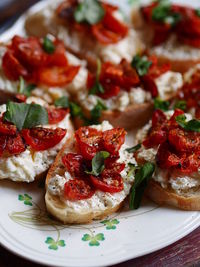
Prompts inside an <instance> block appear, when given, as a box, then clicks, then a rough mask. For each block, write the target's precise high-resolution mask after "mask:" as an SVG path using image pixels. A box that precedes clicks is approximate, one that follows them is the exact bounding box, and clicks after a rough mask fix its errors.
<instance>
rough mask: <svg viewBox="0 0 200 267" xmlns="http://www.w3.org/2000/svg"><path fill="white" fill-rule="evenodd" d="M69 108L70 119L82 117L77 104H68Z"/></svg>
mask: <svg viewBox="0 0 200 267" xmlns="http://www.w3.org/2000/svg"><path fill="white" fill-rule="evenodd" d="M69 107H70V113H71V115H72V117H80V118H82V117H83V112H82V108H81V107H80V106H79V105H78V104H76V103H74V102H70V103H69Z"/></svg>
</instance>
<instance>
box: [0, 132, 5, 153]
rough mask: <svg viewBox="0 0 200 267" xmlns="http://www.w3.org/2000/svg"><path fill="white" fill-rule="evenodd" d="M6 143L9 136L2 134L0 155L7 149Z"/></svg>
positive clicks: (0, 137) (0, 136)
mask: <svg viewBox="0 0 200 267" xmlns="http://www.w3.org/2000/svg"><path fill="white" fill-rule="evenodd" d="M6 143H7V136H6V135H0V157H1V156H2V155H3V152H4V151H5V148H6Z"/></svg>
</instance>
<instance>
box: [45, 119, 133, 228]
mask: <svg viewBox="0 0 200 267" xmlns="http://www.w3.org/2000/svg"><path fill="white" fill-rule="evenodd" d="M105 123H106V124H107V125H109V124H108V122H104V124H105ZM74 145H75V142H74V136H71V138H70V140H67V142H66V143H65V145H64V146H63V148H62V149H61V151H60V152H59V154H58V155H57V157H56V160H55V162H54V163H53V165H52V166H51V168H50V170H49V172H48V174H47V177H46V195H45V202H46V207H47V210H48V211H49V213H50V214H52V215H53V216H54V217H55V218H57V219H58V220H60V221H61V222H63V223H64V224H81V223H89V222H91V221H92V220H100V219H103V218H104V217H106V216H108V215H110V214H112V213H114V212H116V211H117V210H119V209H120V208H121V207H122V205H123V203H124V200H125V199H126V196H127V195H128V194H129V191H130V188H131V185H132V184H133V179H134V178H133V179H132V178H130V179H129V180H127V177H126V179H124V190H123V191H121V192H119V193H115V194H110V193H104V192H102V191H99V190H97V191H96V192H95V194H94V195H93V196H92V198H91V200H90V199H85V200H79V201H76V202H75V203H76V208H74V207H73V203H74V202H73V201H66V200H65V199H64V200H63V197H60V196H59V195H53V194H52V193H51V192H50V190H48V185H49V183H50V182H51V179H53V178H54V177H55V175H60V176H62V177H64V173H65V171H66V168H65V166H64V165H63V163H62V157H63V155H64V154H66V153H71V152H75V151H76V150H75V147H74ZM123 146H124V147H123ZM123 146H122V147H123V150H125V148H127V146H126V145H123ZM121 149H122V148H121ZM127 153H128V152H127ZM134 162H135V160H134ZM127 164H128V163H127ZM127 166H128V165H127ZM87 201H90V202H89V203H90V204H88V202H87ZM95 202H96V203H97V204H95Z"/></svg>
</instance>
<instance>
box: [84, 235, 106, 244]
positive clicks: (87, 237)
mask: <svg viewBox="0 0 200 267" xmlns="http://www.w3.org/2000/svg"><path fill="white" fill-rule="evenodd" d="M104 240H105V237H104V234H102V233H99V234H97V235H93V234H91V235H89V234H84V236H83V237H82V241H90V242H89V246H99V245H100V242H99V241H104Z"/></svg>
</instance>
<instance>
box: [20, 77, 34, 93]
mask: <svg viewBox="0 0 200 267" xmlns="http://www.w3.org/2000/svg"><path fill="white" fill-rule="evenodd" d="M35 87H36V85H35V84H28V85H27V86H25V81H24V79H23V77H22V76H20V77H19V87H18V93H19V94H23V95H25V96H30V95H31V92H32V91H33V90H34V89H35Z"/></svg>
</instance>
